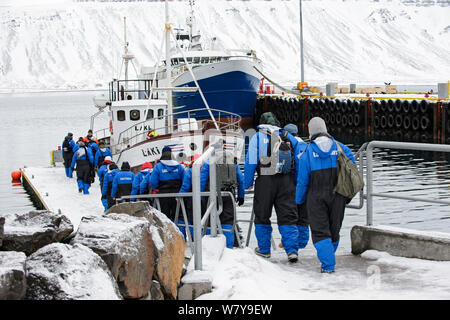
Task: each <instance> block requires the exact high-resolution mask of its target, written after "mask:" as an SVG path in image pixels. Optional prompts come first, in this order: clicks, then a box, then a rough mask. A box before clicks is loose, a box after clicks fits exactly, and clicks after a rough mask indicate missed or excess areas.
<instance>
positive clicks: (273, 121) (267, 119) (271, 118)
mask: <svg viewBox="0 0 450 320" xmlns="http://www.w3.org/2000/svg"><path fill="white" fill-rule="evenodd" d="M259 124H270V125H272V126H277V127H279V126H280V122H279V121H278V120H277V118H276V117H275V115H274V114H273V113H272V112H265V113H263V114H262V115H261V118H259Z"/></svg>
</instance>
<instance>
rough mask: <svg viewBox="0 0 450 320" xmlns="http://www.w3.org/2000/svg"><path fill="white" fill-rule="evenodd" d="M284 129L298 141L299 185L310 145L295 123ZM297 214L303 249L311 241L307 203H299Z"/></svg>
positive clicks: (295, 151) (300, 247)
mask: <svg viewBox="0 0 450 320" xmlns="http://www.w3.org/2000/svg"><path fill="white" fill-rule="evenodd" d="M284 130H286V131H288V132H289V133H290V134H291V135H292V136H293V137H295V139H297V141H298V144H297V147H296V148H295V150H294V160H295V169H294V183H295V185H296V186H297V177H298V171H299V168H300V157H301V156H302V154H303V152H305V150H306V148H307V147H308V144H307V143H306V142H304V141H303V139H302V138H300V137H299V136H298V128H297V126H296V125H295V124H293V123H289V124H287V125H285V126H284ZM297 214H298V221H297V229H298V248H299V249H303V248H305V247H306V245H307V244H308V241H309V223H308V214H307V212H306V206H305V204H301V205H297Z"/></svg>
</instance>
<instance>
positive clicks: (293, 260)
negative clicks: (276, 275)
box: [288, 252, 298, 263]
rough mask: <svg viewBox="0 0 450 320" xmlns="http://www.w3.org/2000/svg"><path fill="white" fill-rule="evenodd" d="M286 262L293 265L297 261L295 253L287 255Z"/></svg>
mask: <svg viewBox="0 0 450 320" xmlns="http://www.w3.org/2000/svg"><path fill="white" fill-rule="evenodd" d="M288 260H289V262H291V263H295V262H297V261H298V254H296V253H295V252H291V253H289V254H288Z"/></svg>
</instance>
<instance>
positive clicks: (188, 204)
mask: <svg viewBox="0 0 450 320" xmlns="http://www.w3.org/2000/svg"><path fill="white" fill-rule="evenodd" d="M199 157H200V155H199V154H194V155H193V156H192V160H191V162H190V163H188V164H187V166H186V169H185V171H184V175H183V181H182V183H181V188H180V191H179V193H187V192H192V166H193V165H194V162H195V160H197V159H198V158H199ZM183 203H184V208H185V210H186V216H187V219H188V221H187V225H192V224H193V223H194V218H193V212H192V198H191V197H184V198H183ZM184 224H185V223H184V217H183V213H182V211H180V212H179V216H178V224H177V225H178V229H180V231H181V233H182V234H183V235H184V237H185V238H186V227H185V226H183V225H184ZM189 231H190V233H191V236H192V237H193V236H194V229H193V228H192V227H189Z"/></svg>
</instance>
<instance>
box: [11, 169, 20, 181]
mask: <svg viewBox="0 0 450 320" xmlns="http://www.w3.org/2000/svg"><path fill="white" fill-rule="evenodd" d="M21 177H22V172H20V171H19V170H16V171H13V172H11V178H12V179H13V181H14V180H20V178H21Z"/></svg>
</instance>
